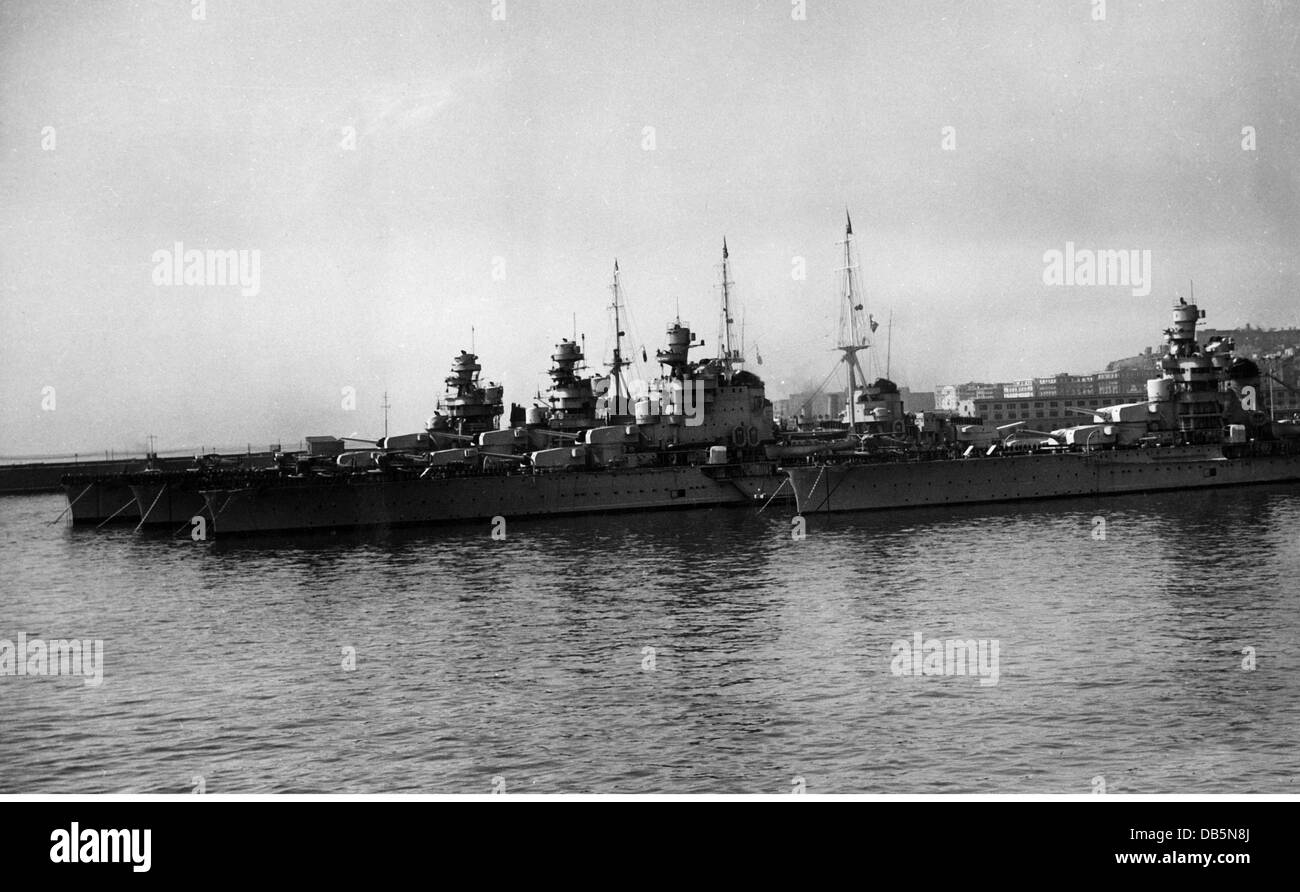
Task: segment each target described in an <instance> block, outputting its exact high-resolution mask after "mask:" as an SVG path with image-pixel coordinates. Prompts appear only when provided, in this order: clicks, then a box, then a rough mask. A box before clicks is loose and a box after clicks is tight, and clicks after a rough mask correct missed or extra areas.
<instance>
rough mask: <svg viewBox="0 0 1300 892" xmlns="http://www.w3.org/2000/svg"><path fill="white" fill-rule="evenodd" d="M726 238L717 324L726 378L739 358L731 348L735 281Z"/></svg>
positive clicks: (723, 243)
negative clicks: (732, 304)
mask: <svg viewBox="0 0 1300 892" xmlns="http://www.w3.org/2000/svg"><path fill="white" fill-rule="evenodd" d="M728 257H729V255H728V253H727V239H726V237H725V236H724V237H723V239H722V286H721V287H722V324H721V325H719V326H718V328H719V331H718V340H719V341H721V342H722V364H723V367H724V368H725V369H726V374H727V380H728V381H730V380H731V376H732V374H733V373H734V371H735V368H734V363H735V362H736V361H737V360H738V359H739V356H738V354H736V353H735V352H733V351H732V349H731V324H732V319H731V286H733V285H735V284H736V283H735V282H733V281H731V263H730V261H729V260H728Z"/></svg>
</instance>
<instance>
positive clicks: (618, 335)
mask: <svg viewBox="0 0 1300 892" xmlns="http://www.w3.org/2000/svg"><path fill="white" fill-rule="evenodd" d="M610 291H611V292H612V293H613V295H614V302H613V304H612V305H611V306H610V309H612V310H613V311H614V361H613V363H611V364H610V371H611V372H612V376H611V377H612V378H613V380H612V381H611V382H610V384H611V385H612V386H613V388H614V413H611V417H612V415H613V414H618V415H621V414H623V413H622V412H620V411H619V409H620V408H621V406H622V393H623V389H624V387H623V386H622V384H623V369H624V367H626V366H628V365H630V364H631V363H629V362H627V361H625V360H624V359H623V322H622V319H621V318H620V316H619V311H620V309H621V308H622V302H623V297H622V292H621V290H620V289H619V284H618V258H615V259H614V283H613V284H612V285H610Z"/></svg>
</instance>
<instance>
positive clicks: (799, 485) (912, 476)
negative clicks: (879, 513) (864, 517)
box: [785, 443, 1300, 514]
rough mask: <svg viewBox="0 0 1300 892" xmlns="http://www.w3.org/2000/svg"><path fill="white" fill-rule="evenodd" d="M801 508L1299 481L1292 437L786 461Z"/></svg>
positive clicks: (911, 504)
mask: <svg viewBox="0 0 1300 892" xmlns="http://www.w3.org/2000/svg"><path fill="white" fill-rule="evenodd" d="M785 470H786V473H787V475H788V476H789V478H790V482H791V484H792V487H793V489H794V497H795V503H796V505H797V507H798V511H799V513H801V514H810V513H817V512H835V511H866V510H877V509H887V508H907V507H915V506H921V505H956V504H969V503H979V502H1010V501H1019V500H1024V499H1048V498H1063V497H1069V496H1103V495H1113V494H1120V493H1135V492H1156V491H1160V490H1176V489H1201V488H1204V487H1211V486H1242V485H1248V484H1260V483H1283V482H1292V481H1300V450H1298V449H1296V448H1295V447H1294V446H1293V445H1292V444H1285V443H1276V444H1248V445H1243V446H1239V447H1234V446H1230V445H1201V446H1169V447H1153V448H1146V449H1132V450H1115V451H1099V452H1090V453H1089V452H1062V453H1057V454H1027V455H1009V456H998V457H988V458H966V459H942V460H931V461H876V462H867V461H864V462H860V463H854V462H845V463H842V464H835V463H825V464H810V465H803V466H791V467H788V468H786V469H785Z"/></svg>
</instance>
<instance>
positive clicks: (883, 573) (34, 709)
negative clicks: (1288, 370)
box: [0, 487, 1300, 793]
mask: <svg viewBox="0 0 1300 892" xmlns="http://www.w3.org/2000/svg"><path fill="white" fill-rule="evenodd" d="M61 507H62V505H61V499H60V498H57V497H52V496H50V497H44V496H42V497H11V498H6V499H3V500H0V541H3V543H4V546H5V547H4V555H5V557H4V561H5V572H4V574H3V578H4V586H5V591H4V595H3V598H2V599H0V638H7V639H11V640H13V639H16V637H17V635H18V633H19V632H25V633H26V634H27V636H28V637H29V638H36V637H45V638H60V637H74V636H75V637H79V638H102V639H103V640H104V650H105V669H104V671H105V681H104V684H103V685H102V686H101V687H99V688H90V687H86V686H85V685H83V684H81V682H80V681H79V680H77V679H71V678H59V677H51V678H31V677H21V678H20V677H0V691H3V694H4V703H5V707H6V713H7V714H6V719H7V721H6V726H7V727H6V733H5V734H4V735H3V736H2V737H0V757H2V758H0V791H3V792H14V791H50V792H103V791H131V792H188V791H189V789H190V788H191V786H192V785H193V784H194V783H195V782H196V781H195V780H194V779H195V777H197V776H201V777H203V779H204V784H205V787H206V789H207V790H208V791H209V792H222V791H249V792H265V791H271V792H280V791H323V792H336V791H356V792H384V791H429V792H490V791H491V789H492V786H493V779H494V778H500V779H501V781H499V782H498V783H501V782H504V784H505V787H506V791H507V792H511V791H515V792H518V791H530V792H588V791H605V792H615V791H616V792H660V791H662V792H760V791H761V792H784V791H788V790H790V789H791V788H792V784H793V783H794V782H795V779H796V778H802V779H803V781H804V783H806V786H807V789H808V790H809V791H810V792H959V791H960V792H1021V791H1044V792H1075V793H1087V792H1091V790H1092V789H1093V786H1094V783H1095V779H1098V778H1101V779H1104V783H1105V784H1106V787H1107V789H1108V790H1110V791H1113V792H1164V791H1169V792H1240V791H1257V792H1290V791H1293V788H1294V777H1295V774H1296V769H1297V765H1298V764H1300V759H1297V754H1296V748H1295V744H1294V741H1295V740H1296V739H1300V733H1298V732H1300V722H1298V716H1297V706H1296V703H1297V699H1298V698H1297V697H1296V690H1297V685H1296V683H1295V681H1294V679H1295V678H1296V677H1297V675H1296V669H1297V668H1298V667H1300V645H1298V644H1297V640H1298V639H1300V635H1297V632H1298V631H1300V630H1298V628H1297V626H1298V625H1300V610H1297V607H1298V606H1300V604H1298V603H1297V600H1298V598H1300V593H1298V591H1297V589H1298V588H1300V587H1298V586H1297V584H1296V580H1297V578H1298V575H1300V548H1297V544H1298V543H1297V538H1298V537H1300V487H1284V488H1255V489H1244V490H1239V491H1236V492H1231V491H1209V492H1203V493H1178V494H1167V495H1159V496H1125V497H1119V498H1110V499H1104V500H1092V499H1080V500H1063V501H1054V502H1043V503H1021V504H1016V505H1002V506H965V507H956V508H942V509H908V510H903V511H894V512H885V513H879V514H856V515H832V516H814V517H809V518H808V521H807V538H806V539H804V540H802V541H796V540H794V539H793V538H792V537H791V525H790V517H789V515H788V514H785V513H781V512H778V511H775V510H773V509H769V510H768V511H766V512H764V513H762V514H757V513H755V512H754V511H753V510H752V509H728V510H713V511H706V510H693V511H681V512H667V513H659V514H645V515H614V516H607V517H589V518H568V519H562V520H552V521H544V520H531V521H523V520H521V521H514V522H510V523H509V526H508V531H507V538H506V540H505V541H493V539H492V538H491V536H490V532H491V527H490V525H489V524H486V523H484V524H481V525H474V526H470V527H464V528H462V527H452V528H436V529H430V530H402V531H389V532H384V533H361V534H355V533H354V534H339V535H319V534H317V535H312V536H304V537H293V538H279V539H271V540H260V541H259V540H236V541H228V542H218V541H213V542H205V543H194V542H191V541H190V540H189V539H188V538H183V537H176V538H172V537H169V536H168V535H167V534H165V533H164V534H162V535H142V534H134V533H132V532H131V531H130V529H129V528H127V529H105V530H101V531H98V532H94V533H90V532H85V531H82V530H75V531H74V530H71V529H68V528H65V527H60V526H46V525H45V524H44V523H43V522H42V521H44V520H48V519H50V518H52V517H54V516H55V515H56V514H57V513H58V512H59V510H60V508H61ZM1098 518H1100V519H1101V520H1102V521H1104V527H1103V525H1101V524H1099V523H1098ZM1103 528H1104V534H1105V538H1104V539H1102V538H1099V537H1098V530H1099V529H1103ZM917 632H920V633H922V634H923V636H924V637H926V638H938V639H947V638H958V639H995V640H997V641H998V642H999V645H1000V648H999V653H1000V668H999V682H998V684H997V685H995V686H981V685H980V684H979V683H978V680H977V679H976V678H973V677H968V676H967V677H962V676H948V677H932V676H926V677H898V676H895V675H894V674H892V673H891V671H890V666H891V645H892V644H893V643H894V641H895V640H899V639H903V640H910V639H911V638H912V636H913V634H914V633H917ZM348 648H353V649H355V650H354V653H355V669H353V670H348V669H345V668H344V662H345V659H346V658H347V653H348V652H347V650H346V649H348ZM1245 648H1254V651H1253V653H1254V655H1255V659H1256V667H1257V668H1256V669H1255V670H1254V671H1245V670H1243V668H1242V662H1243V659H1245V658H1246V657H1245V656H1244V655H1243V649H1245Z"/></svg>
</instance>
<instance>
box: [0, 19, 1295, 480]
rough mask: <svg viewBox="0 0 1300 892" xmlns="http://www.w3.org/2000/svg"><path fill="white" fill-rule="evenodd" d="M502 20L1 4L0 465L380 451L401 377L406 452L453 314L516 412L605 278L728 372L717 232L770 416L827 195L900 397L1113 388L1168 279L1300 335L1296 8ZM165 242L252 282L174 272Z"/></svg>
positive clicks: (815, 278) (789, 372)
mask: <svg viewBox="0 0 1300 892" xmlns="http://www.w3.org/2000/svg"><path fill="white" fill-rule="evenodd" d="M500 5H501V4H500V3H499V2H498V3H497V4H494V3H493V2H492V0H463V2H460V0H458V2H445V3H438V2H411V0H401V2H377V0H336V2H330V0H312V2H290V0H277V2H275V3H266V2H252V0H208V2H207V3H206V10H205V11H206V18H205V19H204V20H202V21H198V20H195V19H194V17H193V15H192V4H191V3H190V2H188V0H158V2H144V0H141V2H102V3H93V4H91V3H84V2H58V0H31V2H6V3H5V4H4V5H3V6H0V190H2V194H3V200H2V202H0V288H2V290H0V351H2V352H0V422H2V424H0V454H3V455H15V454H33V453H64V452H72V451H78V450H79V451H82V452H89V451H94V450H96V449H98V450H102V449H105V448H109V447H114V448H128V447H139V446H140V445H142V444H143V442H144V437H145V435H146V434H147V433H154V434H157V435H158V437H159V446H160V448H168V447H172V446H186V445H196V444H214V443H217V444H237V443H238V444H242V443H245V442H252V443H254V444H258V445H265V444H266V443H268V442H271V441H275V440H281V439H283V440H285V441H296V440H297V439H298V438H300V437H302V436H304V435H306V434H316V433H338V434H350V433H352V432H354V431H357V432H360V433H361V434H363V435H370V436H375V435H377V434H378V432H379V431H380V429H381V427H382V412H381V410H380V409H379V403H380V400H381V394H382V393H383V391H384V390H387V391H388V392H389V398H390V400H391V402H392V404H393V410H392V416H391V418H392V421H391V427H392V430H393V432H395V433H396V432H401V431H410V430H417V429H420V428H421V427H422V424H423V421H424V419H425V418H426V417H427V416H428V415H429V414H430V413H431V411H432V409H433V407H434V404H435V401H436V399H437V396H438V394H439V393H440V392H441V390H442V380H443V378H444V377H445V376H446V374H447V372H448V367H449V361H450V359H451V357H452V356H453V355H454V354H455V353H456V352H457V351H458V350H460V349H461V348H468V347H469V345H470V329H471V326H473V327H474V328H475V329H476V332H477V334H476V339H477V348H478V352H479V354H480V355H481V357H482V362H483V365H484V375H485V377H486V376H490V377H492V378H494V379H496V380H499V381H502V382H503V383H504V384H505V386H506V400H507V402H509V401H511V400H513V401H516V402H521V403H524V402H527V401H528V398H529V397H531V396H532V394H533V392H534V391H535V390H536V389H537V388H538V387H539V386H542V385H544V383H545V381H546V377H545V372H546V370H547V368H548V367H549V354H550V352H551V349H552V346H553V344H554V343H555V341H557V340H558V339H559V338H560V337H562V336H568V335H570V334H571V332H572V329H573V318H574V314H576V315H577V324H578V329H579V330H580V331H583V332H585V333H586V334H587V342H588V348H589V354H590V356H591V358H592V359H600V358H601V356H602V353H606V350H607V347H608V337H609V332H610V326H609V324H608V321H607V314H606V305H607V303H608V290H607V286H608V283H609V277H610V272H611V267H612V264H613V260H614V258H615V257H617V258H618V259H619V262H620V266H621V267H622V271H623V280H624V285H625V286H626V292H627V298H628V301H629V303H630V305H631V308H632V312H633V314H634V320H635V323H636V328H635V330H634V334H635V339H634V343H635V346H637V347H639V346H640V345H641V344H644V345H645V346H646V348H647V349H648V351H649V352H650V353H651V354H652V355H653V352H654V350H655V349H656V348H657V347H658V346H660V345H661V341H662V336H663V328H664V326H665V325H666V324H667V323H668V322H670V321H671V319H672V317H673V316H674V314H675V312H676V307H677V306H678V305H680V308H681V314H682V317H683V319H685V320H687V321H689V322H690V323H691V324H692V325H693V326H694V327H695V328H696V330H697V331H698V332H699V333H700V334H701V335H702V336H703V337H704V338H705V339H706V340H707V341H708V343H709V345H710V348H711V347H712V345H713V344H714V340H715V335H716V328H717V310H716V301H717V291H716V289H715V287H714V286H715V282H716V280H717V268H716V265H717V263H718V259H719V257H718V255H719V250H720V243H721V241H722V238H723V236H724V235H725V236H726V238H727V241H728V243H729V245H730V248H731V256H732V261H733V277H734V279H735V281H736V288H737V295H738V297H739V300H740V304H741V306H742V307H743V314H744V318H745V320H746V336H747V342H748V347H749V352H750V354H751V357H752V354H753V352H754V346H755V344H757V345H758V347H760V348H761V352H762V356H763V360H764V365H763V366H762V367H761V368H755V370H756V371H758V372H759V373H760V374H762V375H763V376H764V378H765V379H766V380H767V381H768V385H769V393H770V395H773V396H781V395H784V393H785V391H786V390H788V389H789V388H791V387H795V386H797V385H799V384H801V383H803V382H805V381H808V380H810V379H812V380H817V381H820V380H821V379H822V378H823V377H824V376H825V374H826V373H827V372H828V371H829V370H830V368H831V364H832V362H833V358H834V357H833V354H832V353H831V352H830V347H831V345H832V344H833V342H834V339H835V334H836V332H835V328H836V323H837V318H838V315H837V303H836V299H837V297H836V291H835V287H836V286H835V272H834V269H835V267H836V265H837V253H836V252H837V248H836V246H835V242H836V240H837V239H838V238H839V237H840V233H841V231H842V227H843V215H844V209H845V207H846V206H847V207H848V208H849V209H850V210H851V211H852V213H853V222H854V229H855V232H856V234H857V236H858V245H859V248H860V252H861V260H862V265H863V280H864V284H865V285H866V288H867V292H868V304H869V306H868V309H869V310H870V311H871V312H872V313H873V314H874V315H875V316H876V318H877V319H881V320H883V319H886V318H888V316H889V314H890V313H891V312H892V313H893V316H894V334H893V345H892V353H893V368H892V373H893V377H894V378H895V379H896V380H898V381H899V382H900V383H901V384H904V385H907V386H910V387H912V388H914V389H924V390H928V389H930V388H931V387H932V386H933V385H934V384H935V383H936V382H941V381H943V382H946V381H956V380H963V381H964V380H970V379H976V380H1007V379H1015V378H1021V377H1027V376H1030V375H1045V374H1051V373H1054V372H1058V371H1071V372H1088V371H1094V370H1096V369H1097V368H1099V367H1101V366H1103V365H1104V364H1105V362H1107V361H1108V360H1110V359H1113V358H1116V357H1118V356H1121V355H1128V354H1132V353H1135V352H1137V351H1138V350H1139V349H1141V348H1142V347H1144V346H1146V345H1148V344H1153V343H1156V342H1157V341H1158V339H1159V332H1160V331H1161V329H1163V328H1164V327H1165V326H1166V325H1167V319H1168V306H1169V304H1170V303H1171V302H1172V301H1173V300H1174V296H1175V293H1176V292H1178V291H1180V290H1182V291H1184V292H1185V289H1186V281H1187V279H1188V278H1192V279H1194V280H1195V283H1196V297H1197V298H1198V300H1199V302H1200V303H1201V304H1202V306H1204V307H1205V308H1206V309H1207V310H1208V313H1209V319H1208V320H1207V321H1208V322H1209V324H1211V325H1214V326H1219V327H1229V326H1233V325H1238V324H1244V323H1246V322H1253V323H1254V324H1256V325H1265V326H1281V325H1294V324H1296V323H1297V301H1296V296H1297V293H1300V287H1298V286H1300V267H1298V263H1297V246H1298V245H1300V239H1298V238H1297V233H1298V232H1300V118H1298V116H1297V114H1296V109H1297V108H1300V46H1298V45H1297V36H1298V35H1300V4H1293V3H1284V2H1231V0H1202V2H1192V0H1180V2H1151V0H1147V2H1132V0H1111V2H1109V3H1108V4H1107V9H1106V19H1105V21H1094V20H1093V10H1094V4H1093V3H1092V2H1090V0H1037V2H1033V0H1014V2H1012V0H1008V2H987V0H980V2H973V0H972V2H958V0H950V2H938V0H935V2H912V0H909V2H897V0H886V2H862V0H851V2H850V0H843V2H830V0H807V4H806V8H807V18H806V20H804V21H797V20H795V19H793V18H792V16H791V10H792V6H791V3H790V2H789V0H735V2H728V0H721V2H708V3H702V2H697V0H683V2H654V3H643V4H636V3H630V2H599V3H597V2H591V3H584V2H564V3H560V2H554V3H538V2H524V0H506V2H505V4H504V7H505V13H506V15H505V20H504V21H494V20H493V9H494V6H495V7H496V8H498V9H499V8H500ZM947 126H951V127H954V128H955V129H956V149H955V151H944V150H943V149H942V148H941V136H942V134H941V131H942V128H944V127H947ZM1245 126H1251V127H1254V128H1255V129H1256V133H1257V137H1256V138H1257V150H1256V151H1253V152H1252V151H1243V149H1242V128H1243V127H1245ZM346 127H354V128H355V130H356V134H357V138H356V148H355V150H353V151H349V150H346V149H344V148H342V147H341V145H340V144H341V142H342V140H343V128H346ZM646 127H653V128H654V137H655V146H654V148H653V150H647V149H646V148H645V147H644V143H645V136H644V133H645V130H644V128H646ZM45 128H53V135H54V139H55V143H54V146H53V148H52V149H49V148H46V147H45V146H43V144H42V143H43V134H45V135H46V136H48V134H49V131H47V130H45ZM46 144H47V145H48V139H46ZM177 241H180V242H183V243H184V244H185V245H186V246H187V247H197V248H215V249H248V250H254V249H255V250H258V251H260V253H261V291H260V293H259V294H258V295H256V296H254V297H244V296H241V295H240V293H239V290H238V288H235V287H180V288H162V287H157V286H155V285H154V284H153V282H152V279H151V273H152V271H153V264H152V262H151V259H150V258H151V255H152V254H153V252H154V251H156V250H158V249H160V248H170V247H171V246H172V244H173V243H174V242H177ZM1066 241H1073V242H1075V243H1076V244H1077V245H1079V246H1080V247H1094V248H1135V249H1148V250H1150V251H1151V252H1152V256H1153V259H1154V272H1155V282H1154V288H1153V289H1152V292H1151V295H1150V296H1149V297H1134V296H1133V294H1132V292H1131V289H1129V288H1123V287H1076V288H1061V287H1047V286H1045V285H1044V284H1043V283H1042V271H1043V253H1044V252H1045V251H1047V250H1049V249H1052V248H1057V249H1061V248H1063V247H1064V245H1065V242H1066ZM795 257H803V258H805V260H806V264H807V278H806V279H805V280H802V281H798V280H795V279H794V278H792V276H791V270H792V264H793V258H795ZM494 258H502V259H503V261H504V272H505V276H504V278H503V279H495V278H494V277H493V274H492V273H493V264H494ZM883 334H884V329H883V328H882V329H881V331H880V332H879V333H878V336H879V335H883ZM879 346H880V347H882V348H883V346H884V343H883V338H880V344H879ZM878 352H883V350H882V351H878ZM606 355H607V353H606ZM49 387H52V388H54V394H55V400H56V401H55V408H54V411H45V410H43V409H42V399H43V394H44V393H47V391H45V390H44V388H49ZM343 387H353V388H355V390H356V394H357V408H356V410H355V411H352V412H348V411H345V410H343V409H342V408H341V389H342V388H343Z"/></svg>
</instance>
